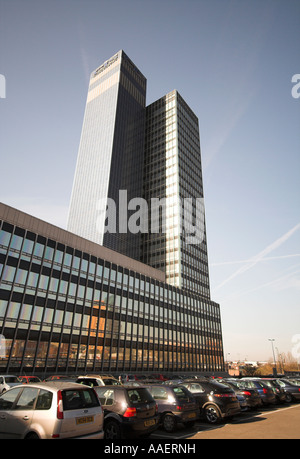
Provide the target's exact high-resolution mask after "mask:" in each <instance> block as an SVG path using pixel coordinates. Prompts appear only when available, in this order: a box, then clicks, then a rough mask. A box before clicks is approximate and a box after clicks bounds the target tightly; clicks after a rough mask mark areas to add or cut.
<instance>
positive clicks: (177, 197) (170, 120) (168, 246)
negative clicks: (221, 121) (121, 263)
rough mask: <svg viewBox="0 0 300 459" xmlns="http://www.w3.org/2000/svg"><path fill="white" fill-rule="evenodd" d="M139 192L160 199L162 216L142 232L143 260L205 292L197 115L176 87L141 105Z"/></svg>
mask: <svg viewBox="0 0 300 459" xmlns="http://www.w3.org/2000/svg"><path fill="white" fill-rule="evenodd" d="M144 196H145V199H146V200H147V202H150V201H151V199H153V198H159V199H160V200H163V199H165V201H164V205H165V216H164V217H165V219H164V220H163V218H162V215H161V216H160V218H161V220H160V225H159V229H160V230H159V231H158V232H150V231H149V233H148V234H144V235H143V236H142V239H143V245H142V260H143V262H144V263H147V264H149V265H151V266H153V267H155V268H157V269H160V270H163V271H164V272H165V274H166V280H167V282H168V283H170V284H171V285H174V286H176V287H180V288H183V289H188V290H191V291H193V292H196V293H199V294H201V295H202V296H205V297H206V298H210V293H209V276H208V257H207V244H206V231H205V215H204V208H203V184H202V169H201V153H200V138H199V126H198V118H197V117H196V115H195V114H194V113H193V112H192V110H191V109H190V108H189V107H188V105H187V104H186V102H185V101H184V100H183V98H182V97H181V96H180V94H179V93H178V92H177V91H176V90H174V91H172V92H170V93H169V94H167V95H166V96H164V97H162V98H161V99H159V100H157V101H156V102H154V103H152V104H151V105H149V106H148V107H147V109H146V144H145V167H144ZM197 204H198V205H197Z"/></svg>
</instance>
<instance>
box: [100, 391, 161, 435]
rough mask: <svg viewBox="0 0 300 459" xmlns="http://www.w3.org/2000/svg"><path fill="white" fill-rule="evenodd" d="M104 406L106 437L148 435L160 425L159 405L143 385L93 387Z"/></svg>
mask: <svg viewBox="0 0 300 459" xmlns="http://www.w3.org/2000/svg"><path fill="white" fill-rule="evenodd" d="M94 389H95V391H96V393H97V395H98V397H99V399H100V402H101V405H102V407H103V409H104V435H105V439H109V440H119V439H124V438H129V437H131V438H132V437H133V438H137V437H147V436H148V435H150V434H151V433H152V432H153V431H154V430H156V429H157V427H158V419H159V418H158V413H157V404H156V402H155V400H154V399H153V397H152V396H151V395H150V393H149V391H148V390H147V389H146V388H143V387H125V386H116V385H115V386H105V387H103V386H102V387H100V386H98V387H95V388H94Z"/></svg>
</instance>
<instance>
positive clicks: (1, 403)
mask: <svg viewBox="0 0 300 459" xmlns="http://www.w3.org/2000/svg"><path fill="white" fill-rule="evenodd" d="M19 393H20V388H19V387H18V388H15V389H11V390H10V391H8V392H5V394H2V395H1V397H0V410H11V408H12V406H13V404H14V401H15V400H16V398H17V397H18V395H19Z"/></svg>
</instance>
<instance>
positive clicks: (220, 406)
mask: <svg viewBox="0 0 300 459" xmlns="http://www.w3.org/2000/svg"><path fill="white" fill-rule="evenodd" d="M182 385H183V386H184V387H186V388H187V389H188V390H189V391H190V392H191V393H192V394H193V396H194V397H195V398H196V400H197V402H198V404H199V408H200V415H201V416H202V417H204V418H205V420H206V421H207V422H209V423H210V424H216V423H218V422H219V421H220V420H221V419H224V418H229V417H233V416H235V415H236V414H239V413H240V412H241V408H240V404H239V402H238V399H237V397H236V394H235V392H234V390H233V389H231V388H229V387H226V386H224V384H221V383H219V382H216V381H214V380H211V381H209V380H206V379H203V380H198V381H195V380H191V381H183V383H182Z"/></svg>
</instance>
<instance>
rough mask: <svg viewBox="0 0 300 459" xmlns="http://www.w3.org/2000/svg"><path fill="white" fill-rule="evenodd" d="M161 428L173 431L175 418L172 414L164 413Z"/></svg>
mask: <svg viewBox="0 0 300 459" xmlns="http://www.w3.org/2000/svg"><path fill="white" fill-rule="evenodd" d="M162 425H163V428H164V429H165V431H166V432H169V433H170V432H173V431H174V430H175V427H176V419H175V417H174V416H173V415H172V414H165V416H164V417H163V421H162Z"/></svg>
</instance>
